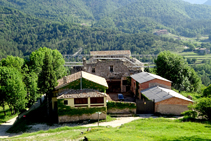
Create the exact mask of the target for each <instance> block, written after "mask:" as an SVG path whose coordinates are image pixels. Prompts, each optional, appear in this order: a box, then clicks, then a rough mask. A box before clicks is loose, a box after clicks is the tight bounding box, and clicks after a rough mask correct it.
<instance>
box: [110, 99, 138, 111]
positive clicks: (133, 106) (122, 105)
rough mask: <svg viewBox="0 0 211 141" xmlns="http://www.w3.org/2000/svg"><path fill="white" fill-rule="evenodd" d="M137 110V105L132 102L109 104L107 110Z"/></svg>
mask: <svg viewBox="0 0 211 141" xmlns="http://www.w3.org/2000/svg"><path fill="white" fill-rule="evenodd" d="M126 108H128V109H136V104H135V103H132V102H113V101H112V102H111V101H109V102H107V109H108V110H109V109H126Z"/></svg>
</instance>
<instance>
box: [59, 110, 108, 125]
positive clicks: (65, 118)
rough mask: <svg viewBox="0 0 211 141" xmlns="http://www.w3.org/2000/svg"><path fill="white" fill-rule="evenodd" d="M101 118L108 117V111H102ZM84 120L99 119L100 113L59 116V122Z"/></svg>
mask: <svg viewBox="0 0 211 141" xmlns="http://www.w3.org/2000/svg"><path fill="white" fill-rule="evenodd" d="M99 119H106V113H104V112H103V113H101V114H100V116H99ZM83 120H98V113H94V114H89V115H88V114H83V115H81V116H77V115H74V116H69V115H64V116H59V117H58V122H59V123H64V122H76V121H83Z"/></svg>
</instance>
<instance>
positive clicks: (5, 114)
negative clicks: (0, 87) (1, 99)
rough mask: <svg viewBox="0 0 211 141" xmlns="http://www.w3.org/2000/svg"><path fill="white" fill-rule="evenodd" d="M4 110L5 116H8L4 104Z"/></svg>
mask: <svg viewBox="0 0 211 141" xmlns="http://www.w3.org/2000/svg"><path fill="white" fill-rule="evenodd" d="M2 107H3V110H4V116H7V113H6V111H5V106H4V104H3V106H2Z"/></svg>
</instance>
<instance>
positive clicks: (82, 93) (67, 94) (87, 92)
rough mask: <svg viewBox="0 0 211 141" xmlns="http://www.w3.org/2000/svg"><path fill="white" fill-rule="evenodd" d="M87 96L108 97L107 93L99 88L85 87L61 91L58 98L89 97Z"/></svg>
mask: <svg viewBox="0 0 211 141" xmlns="http://www.w3.org/2000/svg"><path fill="white" fill-rule="evenodd" d="M87 97H107V94H105V93H101V92H99V91H97V90H92V89H83V90H72V89H71V90H67V91H63V92H62V93H60V95H59V96H58V97H57V99H65V98H87Z"/></svg>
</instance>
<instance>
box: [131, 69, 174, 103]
mask: <svg viewBox="0 0 211 141" xmlns="http://www.w3.org/2000/svg"><path fill="white" fill-rule="evenodd" d="M153 86H161V87H164V88H167V89H171V81H169V80H167V79H165V78H163V77H161V76H158V75H155V74H151V73H148V72H141V73H137V74H134V75H131V91H132V92H133V93H134V94H135V95H138V97H139V99H141V91H142V90H144V89H148V88H151V87H153Z"/></svg>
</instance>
